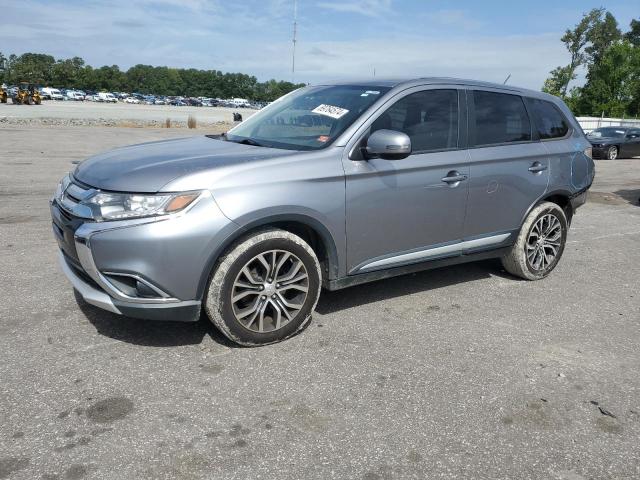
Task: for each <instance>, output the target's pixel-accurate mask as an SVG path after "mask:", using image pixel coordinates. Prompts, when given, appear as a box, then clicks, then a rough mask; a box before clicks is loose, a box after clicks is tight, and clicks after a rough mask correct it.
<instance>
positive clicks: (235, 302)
mask: <svg viewBox="0 0 640 480" xmlns="http://www.w3.org/2000/svg"><path fill="white" fill-rule="evenodd" d="M308 292H309V275H308V273H307V269H306V267H305V266H304V263H303V262H302V260H300V259H299V258H298V257H297V256H296V255H294V254H293V253H291V252H288V251H285V250H268V251H266V252H262V253H260V254H258V255H256V256H255V257H253V258H252V259H251V260H249V261H248V262H247V263H246V264H245V265H244V266H243V267H242V268H241V269H240V272H239V273H238V275H237V276H236V279H235V281H234V282H233V287H232V288H231V305H232V309H233V314H234V315H235V318H236V320H237V321H238V322H239V323H240V324H241V325H242V326H243V327H245V328H246V329H248V330H251V331H253V332H258V333H265V332H273V331H275V330H279V329H281V328H282V327H284V326H285V325H287V324H288V323H289V322H290V321H291V320H293V319H294V318H295V317H296V315H297V314H298V312H300V310H301V309H302V307H303V306H304V303H305V301H306V299H307V295H308Z"/></svg>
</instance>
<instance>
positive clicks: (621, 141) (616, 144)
mask: <svg viewBox="0 0 640 480" xmlns="http://www.w3.org/2000/svg"><path fill="white" fill-rule="evenodd" d="M587 139H588V140H589V142H591V145H592V148H593V158H604V159H607V160H615V159H616V158H631V157H637V156H640V128H628V127H601V128H596V129H595V130H593V131H591V132H590V133H589V134H588V135H587Z"/></svg>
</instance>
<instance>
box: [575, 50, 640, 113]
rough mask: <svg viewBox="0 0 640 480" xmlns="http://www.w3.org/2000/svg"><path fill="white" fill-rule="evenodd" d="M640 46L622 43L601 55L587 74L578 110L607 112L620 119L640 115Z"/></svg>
mask: <svg viewBox="0 0 640 480" xmlns="http://www.w3.org/2000/svg"><path fill="white" fill-rule="evenodd" d="M639 86H640V47H635V46H634V45H633V44H632V43H631V42H628V41H621V42H617V43H615V44H613V45H611V46H609V47H608V48H607V49H606V50H605V51H603V52H601V53H600V59H599V61H598V62H596V63H594V64H593V65H592V66H591V68H590V69H589V72H588V74H587V82H586V84H585V85H584V87H583V88H582V89H581V92H580V101H579V110H580V111H581V112H584V113H589V114H596V115H597V114H600V113H601V112H604V113H605V114H606V115H607V116H611V117H621V116H623V115H625V114H627V115H629V114H632V115H633V114H635V115H637V114H638V113H640V112H638V100H639V97H638V94H639V93H640V91H639Z"/></svg>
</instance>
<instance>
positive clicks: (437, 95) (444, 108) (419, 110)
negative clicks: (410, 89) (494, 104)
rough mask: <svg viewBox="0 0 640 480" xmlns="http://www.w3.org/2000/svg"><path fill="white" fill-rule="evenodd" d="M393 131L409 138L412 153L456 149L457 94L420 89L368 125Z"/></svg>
mask: <svg viewBox="0 0 640 480" xmlns="http://www.w3.org/2000/svg"><path fill="white" fill-rule="evenodd" d="M383 129H386V130H395V131H398V132H403V133H406V134H407V135H408V136H409V138H410V139H411V149H412V151H413V152H414V153H420V152H428V151H434V150H446V149H450V148H456V147H457V146H458V91H457V90H423V91H421V92H416V93H412V94H411V95H407V96H406V97H404V98H401V99H400V100H398V101H397V102H396V103H394V104H393V105H392V106H391V107H389V109H388V110H387V111H386V112H384V113H383V114H382V115H380V116H379V117H378V118H377V119H376V120H375V121H374V122H373V123H372V125H371V133H373V132H375V131H376V130H383Z"/></svg>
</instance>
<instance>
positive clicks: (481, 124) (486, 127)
mask: <svg viewBox="0 0 640 480" xmlns="http://www.w3.org/2000/svg"><path fill="white" fill-rule="evenodd" d="M473 103H474V107H475V112H476V115H475V116H476V123H475V142H474V144H475V145H491V144H493V143H509V142H523V141H527V140H531V124H530V123H529V117H528V116H527V111H526V109H525V108H524V102H523V101H522V98H521V97H519V96H518V95H508V94H505V93H493V92H484V91H481V90H476V91H474V92H473Z"/></svg>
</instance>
